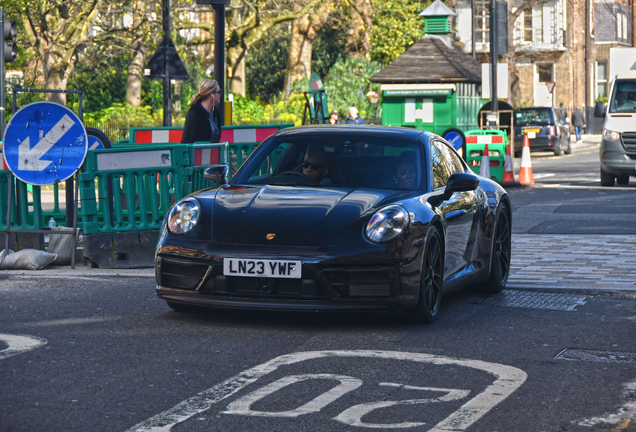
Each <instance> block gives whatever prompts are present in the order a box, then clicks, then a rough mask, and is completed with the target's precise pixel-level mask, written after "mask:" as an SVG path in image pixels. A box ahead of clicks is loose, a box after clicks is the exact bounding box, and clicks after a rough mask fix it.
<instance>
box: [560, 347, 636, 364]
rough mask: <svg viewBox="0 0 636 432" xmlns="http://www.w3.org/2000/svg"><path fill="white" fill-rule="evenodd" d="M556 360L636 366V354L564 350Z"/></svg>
mask: <svg viewBox="0 0 636 432" xmlns="http://www.w3.org/2000/svg"><path fill="white" fill-rule="evenodd" d="M555 359H556V360H584V361H595V362H608V363H632V364H636V353H630V352H615V351H595V350H576V349H564V350H563V351H561V352H560V353H559V354H558V355H557V356H556V357H555Z"/></svg>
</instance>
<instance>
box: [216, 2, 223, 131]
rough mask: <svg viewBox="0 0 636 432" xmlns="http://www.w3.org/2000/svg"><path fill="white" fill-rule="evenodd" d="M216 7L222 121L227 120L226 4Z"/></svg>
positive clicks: (217, 56) (217, 75) (217, 76)
mask: <svg viewBox="0 0 636 432" xmlns="http://www.w3.org/2000/svg"><path fill="white" fill-rule="evenodd" d="M213 8H214V79H215V80H216V82H217V83H218V84H219V87H220V88H221V103H220V104H219V106H218V109H219V114H220V115H221V123H222V124H224V122H225V102H224V101H225V4H215V5H213Z"/></svg>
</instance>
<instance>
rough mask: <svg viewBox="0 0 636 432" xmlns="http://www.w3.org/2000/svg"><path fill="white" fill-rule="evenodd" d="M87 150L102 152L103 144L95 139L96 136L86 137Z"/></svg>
mask: <svg viewBox="0 0 636 432" xmlns="http://www.w3.org/2000/svg"><path fill="white" fill-rule="evenodd" d="M88 149H89V150H103V149H104V143H103V142H102V141H101V140H100V139H99V138H97V137H96V136H93V135H89V136H88Z"/></svg>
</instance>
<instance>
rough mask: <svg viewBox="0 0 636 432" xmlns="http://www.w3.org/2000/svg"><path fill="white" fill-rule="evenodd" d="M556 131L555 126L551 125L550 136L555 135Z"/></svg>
mask: <svg viewBox="0 0 636 432" xmlns="http://www.w3.org/2000/svg"><path fill="white" fill-rule="evenodd" d="M555 135H556V132H555V130H554V126H550V136H555Z"/></svg>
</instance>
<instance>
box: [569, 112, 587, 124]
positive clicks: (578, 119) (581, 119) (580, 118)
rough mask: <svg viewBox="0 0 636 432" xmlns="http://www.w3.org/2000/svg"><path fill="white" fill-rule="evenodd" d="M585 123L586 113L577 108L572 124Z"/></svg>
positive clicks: (573, 114)
mask: <svg viewBox="0 0 636 432" xmlns="http://www.w3.org/2000/svg"><path fill="white" fill-rule="evenodd" d="M584 124H585V114H583V111H581V110H580V109H577V110H576V111H574V112H573V113H572V126H574V127H583V125H584Z"/></svg>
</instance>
